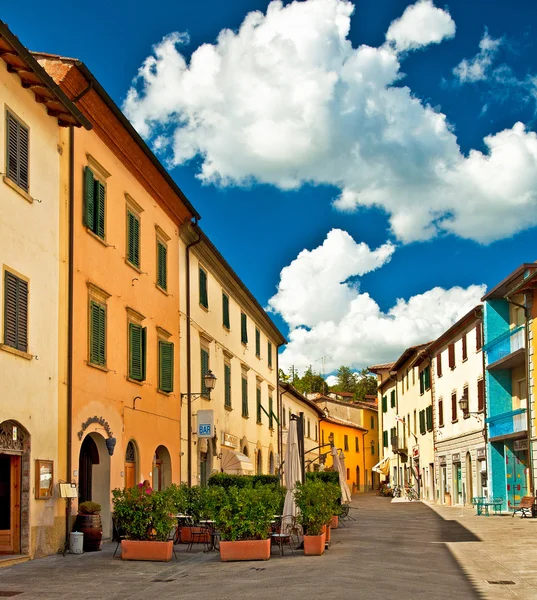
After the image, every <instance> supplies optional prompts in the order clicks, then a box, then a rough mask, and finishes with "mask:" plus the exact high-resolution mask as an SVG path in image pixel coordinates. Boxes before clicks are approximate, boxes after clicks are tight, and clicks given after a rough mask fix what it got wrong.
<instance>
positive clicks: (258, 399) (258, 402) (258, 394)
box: [255, 388, 261, 424]
mask: <svg viewBox="0 0 537 600" xmlns="http://www.w3.org/2000/svg"><path fill="white" fill-rule="evenodd" d="M255 398H256V409H257V410H256V419H255V421H256V423H259V424H261V388H256V396H255Z"/></svg>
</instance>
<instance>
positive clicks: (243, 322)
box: [241, 312, 248, 344]
mask: <svg viewBox="0 0 537 600" xmlns="http://www.w3.org/2000/svg"><path fill="white" fill-rule="evenodd" d="M241 342H242V343H243V344H247V343H248V322H247V320H246V315H245V314H244V313H243V312H241Z"/></svg>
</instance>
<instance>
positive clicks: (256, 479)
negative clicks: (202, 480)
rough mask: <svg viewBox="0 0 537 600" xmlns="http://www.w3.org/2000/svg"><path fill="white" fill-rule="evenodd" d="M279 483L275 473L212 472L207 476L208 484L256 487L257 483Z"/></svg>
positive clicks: (225, 486)
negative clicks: (238, 473) (234, 473)
mask: <svg viewBox="0 0 537 600" xmlns="http://www.w3.org/2000/svg"><path fill="white" fill-rule="evenodd" d="M278 483H279V479H278V476H277V475H231V474H229V473H214V474H213V475H211V476H210V477H209V486H220V487H223V488H226V489H227V488H230V487H237V488H242V487H248V486H253V487H256V486H258V485H276V484H278Z"/></svg>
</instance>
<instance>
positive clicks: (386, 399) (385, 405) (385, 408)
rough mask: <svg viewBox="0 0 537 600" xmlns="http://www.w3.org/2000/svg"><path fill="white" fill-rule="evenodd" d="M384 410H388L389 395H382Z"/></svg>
mask: <svg viewBox="0 0 537 600" xmlns="http://www.w3.org/2000/svg"><path fill="white" fill-rule="evenodd" d="M382 412H388V397H387V396H382Z"/></svg>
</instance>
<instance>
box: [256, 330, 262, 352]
mask: <svg viewBox="0 0 537 600" xmlns="http://www.w3.org/2000/svg"><path fill="white" fill-rule="evenodd" d="M255 355H256V356H257V358H260V357H261V332H260V331H259V329H258V328H257V327H256V328H255Z"/></svg>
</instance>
